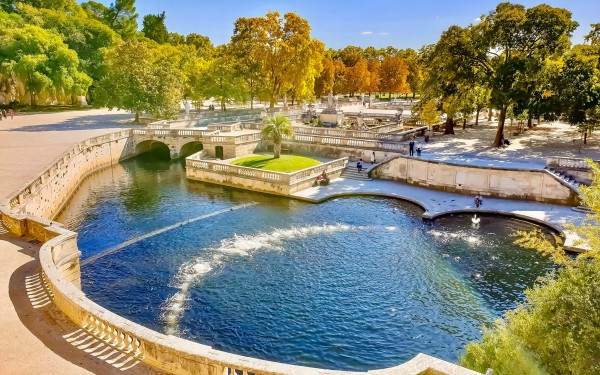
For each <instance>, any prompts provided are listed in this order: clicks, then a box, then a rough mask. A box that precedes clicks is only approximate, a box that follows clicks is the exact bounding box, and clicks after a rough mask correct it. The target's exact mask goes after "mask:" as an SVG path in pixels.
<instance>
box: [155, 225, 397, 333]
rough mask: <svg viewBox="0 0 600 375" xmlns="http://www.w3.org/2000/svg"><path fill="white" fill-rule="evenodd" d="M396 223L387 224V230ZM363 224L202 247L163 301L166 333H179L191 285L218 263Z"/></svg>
mask: <svg viewBox="0 0 600 375" xmlns="http://www.w3.org/2000/svg"><path fill="white" fill-rule="evenodd" d="M390 228H394V227H386V229H387V230H390ZM365 229H368V228H367V227H362V226H350V225H345V224H325V225H321V226H307V227H291V228H287V229H275V230H273V231H272V232H270V233H266V232H259V233H256V234H252V235H234V236H233V237H232V238H226V239H224V240H221V242H220V243H219V245H218V246H216V247H213V248H207V249H202V251H201V253H202V254H201V255H199V256H198V257H196V258H194V259H192V260H190V261H188V262H186V263H184V264H183V265H181V267H180V268H179V271H178V272H177V275H176V276H175V278H174V280H173V282H172V286H174V287H176V288H177V289H178V291H177V292H176V293H175V294H174V295H173V296H171V297H170V298H169V299H168V300H167V301H166V302H165V303H164V304H163V307H162V309H163V313H162V319H163V320H164V322H165V323H166V324H165V325H166V328H165V330H166V333H167V334H170V335H177V334H178V333H179V328H178V325H179V319H180V318H181V315H182V314H183V312H184V311H185V307H186V301H187V300H188V296H189V290H190V288H191V287H192V286H193V285H195V284H197V283H199V282H200V281H201V280H202V278H203V277H204V276H205V275H206V274H208V273H209V272H211V271H212V270H214V269H215V268H216V267H218V266H220V265H222V264H224V263H227V261H228V260H229V259H233V258H234V257H250V256H252V254H254V253H256V252H261V251H281V250H283V243H284V242H285V241H290V240H294V239H299V238H306V237H309V236H316V235H321V234H327V233H334V232H348V231H354V230H358V231H363V230H365Z"/></svg>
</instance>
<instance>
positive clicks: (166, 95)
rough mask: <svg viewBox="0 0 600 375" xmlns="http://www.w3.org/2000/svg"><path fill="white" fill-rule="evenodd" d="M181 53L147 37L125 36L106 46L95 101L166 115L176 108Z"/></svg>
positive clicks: (137, 112) (179, 93)
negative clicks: (126, 38)
mask: <svg viewBox="0 0 600 375" xmlns="http://www.w3.org/2000/svg"><path fill="white" fill-rule="evenodd" d="M181 60H182V56H181V54H180V52H179V51H178V50H177V49H175V48H174V47H172V46H170V45H156V44H154V43H153V42H149V41H147V40H135V39H132V40H128V41H126V42H122V43H120V44H118V45H117V46H115V47H112V48H110V49H108V50H107V52H106V54H105V61H106V69H107V72H106V75H105V76H104V77H103V78H102V80H101V81H100V82H99V84H98V88H97V90H96V93H97V99H96V100H97V104H98V105H99V106H106V107H109V108H118V109H126V110H129V111H131V112H133V113H135V121H136V122H139V115H140V113H143V112H148V113H151V114H153V115H154V116H156V117H159V118H169V117H172V116H173V115H175V114H176V113H178V112H179V105H180V102H181V99H182V98H183V93H184V89H185V82H186V77H185V76H184V75H183V72H182V66H181V64H182V61H181Z"/></svg>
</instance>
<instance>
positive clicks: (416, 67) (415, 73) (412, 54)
mask: <svg viewBox="0 0 600 375" xmlns="http://www.w3.org/2000/svg"><path fill="white" fill-rule="evenodd" d="M399 54H400V56H401V57H402V58H403V59H404V61H406V63H407V65H408V76H407V77H406V82H407V83H408V86H409V88H410V91H411V92H412V94H413V98H414V97H415V94H416V93H417V92H419V91H420V89H421V85H422V83H423V65H422V64H421V58H420V57H419V54H418V53H417V52H416V51H415V50H413V49H411V48H408V49H405V50H402V51H400V52H399Z"/></svg>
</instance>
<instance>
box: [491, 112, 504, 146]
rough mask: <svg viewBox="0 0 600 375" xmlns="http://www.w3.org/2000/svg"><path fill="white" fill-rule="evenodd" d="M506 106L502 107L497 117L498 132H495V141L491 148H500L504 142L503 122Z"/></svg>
mask: <svg viewBox="0 0 600 375" xmlns="http://www.w3.org/2000/svg"><path fill="white" fill-rule="evenodd" d="M506 108H507V106H506V105H503V106H502V108H501V109H500V116H499V117H498V130H497V131H496V139H494V144H493V146H495V147H502V144H503V142H502V141H503V140H504V120H506Z"/></svg>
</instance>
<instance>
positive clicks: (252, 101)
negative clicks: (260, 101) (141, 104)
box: [250, 95, 254, 110]
mask: <svg viewBox="0 0 600 375" xmlns="http://www.w3.org/2000/svg"><path fill="white" fill-rule="evenodd" d="M250 109H251V110H252V109H254V96H253V95H250Z"/></svg>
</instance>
